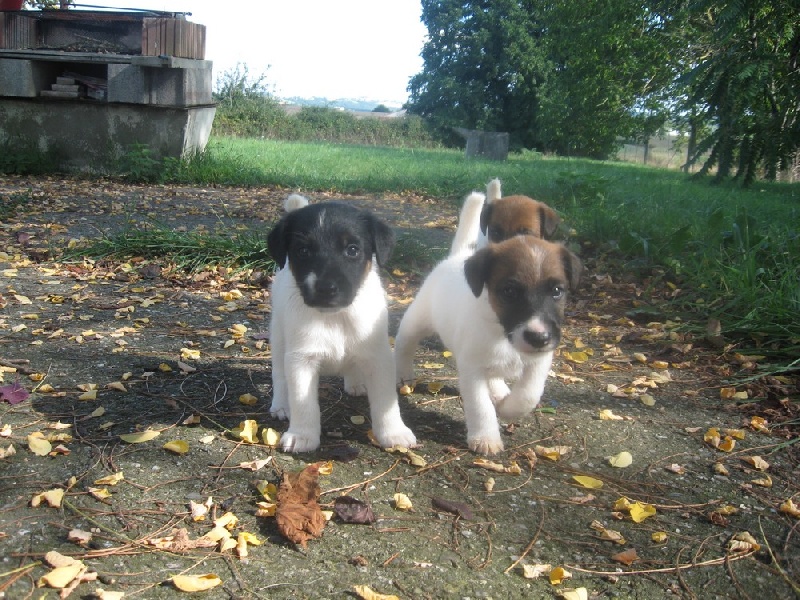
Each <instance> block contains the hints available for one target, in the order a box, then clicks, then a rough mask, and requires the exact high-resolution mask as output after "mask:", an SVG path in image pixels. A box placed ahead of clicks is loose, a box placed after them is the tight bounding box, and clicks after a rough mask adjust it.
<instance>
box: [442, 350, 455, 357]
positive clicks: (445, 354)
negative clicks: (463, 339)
mask: <svg viewBox="0 0 800 600" xmlns="http://www.w3.org/2000/svg"><path fill="white" fill-rule="evenodd" d="M442 356H444V357H445V358H450V357H451V356H453V353H452V352H450V350H445V351H444V352H442Z"/></svg>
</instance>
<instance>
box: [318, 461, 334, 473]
mask: <svg viewBox="0 0 800 600" xmlns="http://www.w3.org/2000/svg"><path fill="white" fill-rule="evenodd" d="M318 464H319V466H318V467H317V472H318V473H319V474H320V475H330V474H331V473H333V461H332V460H329V461H327V462H323V463H318Z"/></svg>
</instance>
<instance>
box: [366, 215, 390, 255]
mask: <svg viewBox="0 0 800 600" xmlns="http://www.w3.org/2000/svg"><path fill="white" fill-rule="evenodd" d="M369 229H370V231H371V232H372V244H373V245H374V246H375V257H376V258H377V259H378V265H379V266H381V267H382V266H383V265H385V264H386V262H387V261H388V260H389V257H390V256H391V254H392V249H393V248H394V231H392V228H391V227H389V226H388V225H387V224H386V223H384V222H383V221H381V220H380V219H379V218H378V217H376V216H374V215H369Z"/></svg>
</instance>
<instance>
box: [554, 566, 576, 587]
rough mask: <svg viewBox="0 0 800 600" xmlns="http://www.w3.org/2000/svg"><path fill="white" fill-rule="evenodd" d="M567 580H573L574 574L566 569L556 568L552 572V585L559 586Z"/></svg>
mask: <svg viewBox="0 0 800 600" xmlns="http://www.w3.org/2000/svg"><path fill="white" fill-rule="evenodd" d="M565 579H572V573H570V572H569V571H567V570H566V569H565V568H564V567H556V568H555V569H553V570H552V571H550V583H551V584H553V585H558V584H560V583H561V582H562V581H564V580H565Z"/></svg>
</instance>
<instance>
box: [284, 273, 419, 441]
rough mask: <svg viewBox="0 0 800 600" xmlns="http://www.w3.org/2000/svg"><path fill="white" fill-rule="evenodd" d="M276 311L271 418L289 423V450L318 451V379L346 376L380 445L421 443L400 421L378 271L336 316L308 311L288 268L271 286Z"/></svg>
mask: <svg viewBox="0 0 800 600" xmlns="http://www.w3.org/2000/svg"><path fill="white" fill-rule="evenodd" d="M272 306H273V309H272V319H271V332H270V339H271V350H272V378H273V388H274V389H273V396H272V406H271V408H270V412H271V413H272V414H273V415H275V416H277V417H279V418H282V419H289V420H290V426H289V430H288V431H286V433H284V435H283V436H282V438H281V442H282V446H283V449H284V450H291V451H294V452H306V451H309V450H314V449H316V448H317V447H319V442H320V427H321V423H320V409H319V402H318V389H319V376H320V375H342V376H343V377H344V385H345V391H346V392H347V393H348V394H352V395H364V394H366V395H367V396H369V400H370V413H371V415H370V416H371V420H372V428H373V432H374V433H375V436H376V437H377V439H378V441H379V442H380V443H381V444H382V445H383V446H386V447H391V446H394V445H399V446H406V447H408V446H413V445H414V444H415V443H416V439H415V438H414V434H413V433H412V432H411V430H409V429H408V427H406V426H405V425H404V424H403V421H402V418H401V417H400V410H399V407H398V404H397V392H396V390H395V384H394V377H393V375H394V363H393V361H392V353H391V348H390V347H389V343H388V338H387V336H386V332H387V330H388V314H387V309H386V300H385V297H384V293H383V287H382V285H381V282H380V278H379V276H378V273H377V271H376V269H375V267H373V268H372V270H371V271H370V273H369V274H368V275H367V276H366V278H365V280H364V283H363V285H362V287H361V289H360V290H359V292H358V294H357V295H356V297H355V300H354V301H353V303H352V304H350V305H349V306H347V307H346V308H342V309H339V310H337V311H322V310H319V309H316V308H311V307H309V306H307V305H306V304H305V303H304V302H303V298H302V296H301V294H300V290H299V288H298V287H297V283H296V282H295V279H294V277H293V276H292V273H291V271H290V270H289V268H288V267H287V268H283V269H281V270H280V271H278V272H277V274H276V275H275V279H274V280H273V283H272Z"/></svg>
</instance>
